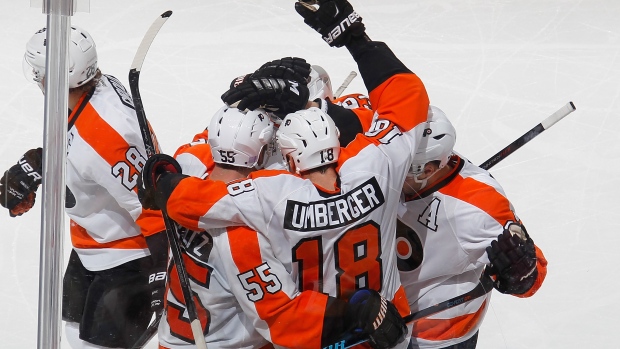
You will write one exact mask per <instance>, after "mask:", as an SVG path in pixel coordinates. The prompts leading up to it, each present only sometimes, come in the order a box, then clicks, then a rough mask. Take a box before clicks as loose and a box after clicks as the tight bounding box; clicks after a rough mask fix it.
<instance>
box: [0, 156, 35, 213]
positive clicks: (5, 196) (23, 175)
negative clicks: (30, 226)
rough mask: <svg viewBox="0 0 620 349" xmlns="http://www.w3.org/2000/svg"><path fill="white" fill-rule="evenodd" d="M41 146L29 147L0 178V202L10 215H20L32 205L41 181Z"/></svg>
mask: <svg viewBox="0 0 620 349" xmlns="http://www.w3.org/2000/svg"><path fill="white" fill-rule="evenodd" d="M42 152H43V150H42V149H41V148H36V149H30V150H29V151H27V152H26V153H25V154H24V155H23V156H22V158H21V159H20V160H19V161H18V162H17V164H16V165H13V166H12V167H11V168H10V169H8V170H7V171H5V172H4V175H3V176H2V178H1V179H0V204H1V205H2V206H3V207H5V208H7V209H9V214H10V216H11V217H15V216H21V215H22V214H24V213H26V212H28V211H29V210H30V209H31V208H32V206H33V205H34V202H35V198H36V191H37V189H38V188H39V185H41V181H42V176H41V173H42Z"/></svg>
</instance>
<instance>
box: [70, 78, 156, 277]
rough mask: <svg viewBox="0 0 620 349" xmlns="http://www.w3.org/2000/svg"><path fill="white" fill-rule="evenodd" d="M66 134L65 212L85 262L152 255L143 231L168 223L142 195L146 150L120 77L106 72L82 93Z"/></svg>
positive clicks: (93, 264)
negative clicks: (139, 191) (139, 186)
mask: <svg viewBox="0 0 620 349" xmlns="http://www.w3.org/2000/svg"><path fill="white" fill-rule="evenodd" d="M67 136H68V145H67V177H66V186H67V196H66V213H67V215H68V216H69V218H70V219H71V222H70V227H71V228H70V229H71V242H72V244H73V248H74V249H75V251H76V252H77V254H78V256H79V257H80V260H81V261H82V264H83V265H84V267H86V268H87V269H88V270H92V271H98V270H103V269H109V268H112V267H115V266H118V265H120V264H123V263H125V262H128V261H131V260H134V259H138V258H141V257H144V256H148V255H149V250H148V247H147V244H146V240H145V238H144V236H148V235H150V234H154V233H157V232H160V231H162V230H164V228H165V227H164V223H163V220H162V218H161V212H159V211H150V210H144V209H142V206H141V204H140V201H139V200H138V195H137V189H136V184H137V179H138V173H139V172H140V171H142V168H143V166H144V162H145V161H146V158H145V156H146V155H145V154H146V152H145V148H144V142H143V140H142V137H141V133H140V127H139V125H138V120H137V117H136V113H135V110H134V108H133V102H132V99H131V96H129V94H128V93H127V91H126V90H125V88H124V87H123V85H122V84H121V83H120V82H119V81H118V80H117V79H116V78H114V77H113V76H110V75H102V77H101V80H100V83H99V85H98V86H97V88H96V90H95V91H93V92H91V93H85V94H84V95H83V96H82V98H81V99H80V100H79V102H78V103H77V105H76V106H75V107H74V109H73V111H72V113H71V115H69V126H68V134H67ZM143 234H144V235H143Z"/></svg>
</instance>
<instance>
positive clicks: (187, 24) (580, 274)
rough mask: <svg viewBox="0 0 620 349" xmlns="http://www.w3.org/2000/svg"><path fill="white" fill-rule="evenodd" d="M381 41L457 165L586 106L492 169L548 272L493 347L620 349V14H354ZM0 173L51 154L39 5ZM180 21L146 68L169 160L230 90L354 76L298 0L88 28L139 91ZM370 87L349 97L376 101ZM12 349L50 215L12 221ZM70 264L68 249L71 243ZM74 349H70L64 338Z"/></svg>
mask: <svg viewBox="0 0 620 349" xmlns="http://www.w3.org/2000/svg"><path fill="white" fill-rule="evenodd" d="M352 2H353V4H354V6H355V8H356V10H357V11H358V12H359V13H360V14H361V15H362V16H363V18H364V22H365V23H366V27H367V32H368V34H369V36H370V37H371V38H373V39H375V40H381V41H385V42H387V43H388V44H389V46H390V47H391V48H392V49H393V51H394V52H395V53H396V54H397V55H398V57H399V58H400V59H401V60H402V61H403V62H405V63H406V64H407V66H408V67H409V68H410V69H411V70H413V71H414V72H416V73H417V74H418V75H419V76H420V77H421V78H422V79H423V81H424V82H425V84H426V86H427V89H428V91H429V94H430V97H431V103H433V104H434V105H437V106H439V107H440V108H442V109H443V110H444V111H445V112H446V113H447V115H448V116H449V117H450V118H451V119H452V120H453V122H454V124H455V126H456V128H457V131H458V141H457V146H456V148H457V150H458V151H459V152H461V153H463V154H464V155H466V156H467V157H469V158H470V159H471V160H472V161H473V162H475V163H478V164H479V163H482V162H483V161H484V160H486V159H487V158H488V157H490V156H492V155H493V154H495V153H496V152H497V151H498V150H500V149H501V148H503V147H504V146H505V145H507V144H509V143H510V142H512V141H513V140H514V139H515V138H517V137H519V136H520V135H521V134H523V133H524V132H526V131H527V130H529V129H530V128H532V127H533V126H535V125H536V124H537V123H539V122H540V121H541V120H543V119H544V118H545V117H547V116H548V115H550V114H551V113H553V112H554V111H556V110H557V109H559V108H560V107H562V106H563V105H565V104H566V103H567V102H568V101H573V102H574V103H575V105H576V107H577V111H576V112H574V113H573V114H571V115H569V116H568V117H566V118H565V119H564V120H562V121H560V122H559V123H558V124H556V125H555V126H553V127H552V128H551V129H549V130H548V131H546V132H545V133H543V134H542V135H540V136H539V137H538V138H536V139H535V140H533V141H532V142H530V143H529V144H527V145H526V146H524V147H523V148H522V149H520V150H518V151H517V152H516V153H514V154H513V155H511V156H510V157H508V158H507V159H506V160H505V161H503V162H501V163H500V164H498V165H497V166H496V167H495V168H493V170H492V173H493V175H494V176H495V177H496V178H497V179H498V180H499V181H500V182H501V183H502V185H503V186H504V188H505V190H506V192H507V193H508V195H509V197H510V198H511V200H512V202H513V203H514V205H515V207H516V209H517V213H518V214H519V215H520V217H521V219H522V220H523V221H524V222H525V223H526V225H527V228H528V231H529V232H530V234H531V235H532V237H533V238H534V240H535V241H536V243H537V244H538V246H540V247H541V248H542V249H543V251H544V253H545V254H546V257H547V259H548V260H549V274H548V276H547V280H546V282H545V284H544V285H543V287H542V288H541V290H540V291H539V293H538V294H536V295H535V296H534V297H533V298H530V299H518V298H514V297H510V296H505V295H502V294H495V295H494V297H493V301H492V303H491V308H490V310H489V312H488V314H487V316H486V319H485V322H484V325H483V327H482V329H481V331H480V338H479V345H478V348H480V349H498V348H499V349H501V348H511V349H516V348H531V349H533V348H536V349H543V348H562V349H573V348H574V349H577V348H579V349H581V348H585V347H591V348H617V347H618V344H617V339H616V336H615V335H614V334H615V331H616V330H617V327H618V324H619V323H620V315H619V314H620V304H619V303H618V302H617V301H616V300H617V294H618V286H620V270H619V268H618V267H617V266H616V265H615V263H616V262H617V261H618V257H619V255H620V253H619V252H618V246H619V245H620V241H619V240H620V234H619V233H620V224H619V223H618V217H617V216H616V214H619V212H620V200H619V198H620V183H619V180H618V178H619V175H618V170H619V168H620V165H619V163H618V160H620V145H619V143H618V141H617V138H618V133H619V131H620V120H619V117H620V64H619V63H620V21H618V14H620V2H619V1H616V0H588V1H583V0H546V1H535V0H520V1H516V0H492V1H491V0H416V1H411V0H382V1H373V0H352ZM0 8H1V9H2V11H0V23H2V28H3V29H2V31H1V32H0V42H1V45H2V50H0V77H1V78H0V96H2V99H1V103H0V119H1V122H2V123H1V124H2V128H1V133H0V135H1V138H0V139H1V141H0V169H2V170H4V169H7V168H8V167H10V166H11V165H13V164H14V163H15V162H16V161H17V160H18V158H19V157H20V156H21V154H23V153H24V152H25V151H26V150H27V149H30V148H33V147H36V146H40V145H41V144H42V141H43V140H42V132H43V96H42V94H41V92H40V91H39V89H38V88H37V87H36V86H35V85H32V84H29V83H28V82H27V81H26V80H25V79H24V78H23V75H22V69H21V60H22V56H23V53H24V49H25V43H26V41H27V40H28V39H29V38H30V36H31V35H32V34H33V33H34V32H35V31H36V30H37V29H39V28H40V27H43V26H44V25H45V23H46V16H45V15H43V14H41V10H40V9H34V8H30V7H29V2H28V1H24V0H22V1H3V3H2V5H0ZM165 10H173V11H174V14H173V15H172V17H171V18H170V20H169V21H168V22H167V23H166V25H165V26H164V28H163V29H162V30H161V31H160V33H159V34H158V36H157V38H156V39H155V42H154V43H153V45H152V46H151V50H150V52H149V53H148V55H147V57H146V61H145V63H144V66H143V70H142V74H141V79H140V80H141V81H140V83H141V92H142V98H143V102H144V105H145V108H146V114H147V116H148V117H149V119H150V121H151V123H152V125H153V127H154V128H155V130H156V132H157V134H158V138H159V141H160V142H161V144H162V145H163V148H164V151H165V152H169V153H170V152H173V151H174V150H175V149H176V147H177V146H178V145H180V144H181V143H184V142H187V141H189V140H191V138H192V136H193V135H194V134H195V133H197V132H199V131H200V130H202V129H204V127H205V126H207V125H208V121H209V118H210V116H211V115H212V114H213V113H214V112H215V111H216V110H217V109H218V108H219V106H220V103H221V102H220V99H219V96H220V95H221V93H222V92H223V91H224V90H225V89H226V88H227V86H228V83H229V82H230V80H231V79H232V78H233V77H235V76H238V75H241V74H244V73H246V72H251V71H253V70H254V69H256V68H257V67H259V66H260V65H261V64H262V63H264V62H266V61H268V60H272V59H277V58H280V57H284V56H299V57H304V58H306V59H307V60H308V61H309V62H311V63H313V64H320V65H322V66H323V67H324V68H325V69H326V70H327V71H328V72H329V73H330V75H331V77H332V81H333V82H334V85H335V88H336V87H337V86H338V85H339V83H340V82H341V81H343V80H344V79H345V77H346V76H347V75H348V74H349V72H350V71H351V70H355V69H356V66H355V64H354V62H353V60H352V59H351V58H350V56H349V54H348V52H347V51H346V50H344V49H340V50H339V49H333V48H330V47H328V46H327V45H326V44H325V43H324V42H322V40H321V39H320V37H319V36H318V34H316V33H315V32H314V31H312V30H311V29H310V28H308V27H307V26H305V25H304V24H303V22H302V20H301V19H300V17H298V15H297V14H296V13H295V11H294V10H293V1H292V0H288V1H284V0H253V1H243V0H222V1H199V0H176V1H164V0H133V1H121V0H106V1H92V3H91V11H90V13H77V14H76V15H75V16H74V17H73V18H72V23H73V24H75V25H78V26H82V27H84V28H86V29H87V30H88V31H89V32H90V33H91V34H92V35H93V37H94V38H95V40H96V43H97V46H98V51H99V57H100V60H99V61H100V67H101V68H102V70H103V72H105V73H108V74H112V75H115V76H116V77H118V78H119V79H121V81H123V82H124V83H125V84H127V73H128V70H129V65H130V64H131V61H132V59H133V55H134V53H135V50H136V48H137V46H138V44H139V42H140V40H141V38H142V35H143V34H144V32H145V31H146V29H147V28H148V27H149V26H150V24H151V22H152V21H153V19H154V18H155V17H156V16H158V15H159V14H161V13H162V12H164V11H165ZM363 86H364V85H363V83H362V79H361V78H359V77H358V78H356V79H355V80H353V82H352V83H351V85H350V86H349V88H348V89H347V92H365V89H364V87H363ZM1 213H2V218H0V226H2V230H3V232H2V241H3V243H2V244H0V265H1V266H2V271H1V272H0V280H1V286H0V309H2V311H1V313H2V315H1V316H0V337H1V338H2V344H0V347H2V348H11V349H12V348H35V347H36V343H37V304H38V269H39V234H40V222H39V219H40V216H41V210H40V203H37V205H36V207H35V208H34V209H33V210H32V211H31V212H29V213H28V214H27V215H25V216H22V217H19V218H9V216H8V213H7V212H6V211H2V212H1ZM65 244H66V245H67V249H66V251H67V253H66V254H65V259H66V258H67V257H68V248H69V247H68V245H69V238H68V234H67V236H66V239H65ZM62 347H63V348H68V345H67V344H66V342H65V341H63V344H62ZM155 347H156V346H155V344H154V343H151V344H150V348H155Z"/></svg>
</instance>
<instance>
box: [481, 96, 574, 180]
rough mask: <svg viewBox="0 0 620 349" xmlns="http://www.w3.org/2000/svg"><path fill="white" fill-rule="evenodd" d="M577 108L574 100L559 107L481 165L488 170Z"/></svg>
mask: <svg viewBox="0 0 620 349" xmlns="http://www.w3.org/2000/svg"><path fill="white" fill-rule="evenodd" d="M576 109H577V108H575V105H574V104H573V102H568V103H566V105H565V106H563V107H562V108H560V109H558V110H557V111H556V112H555V113H553V114H551V115H549V116H548V117H547V118H546V119H545V120H543V121H541V122H540V123H539V124H538V125H536V126H534V127H533V128H532V129H531V130H529V131H527V132H526V133H524V134H523V135H522V136H521V137H519V138H517V139H515V140H514V142H512V143H510V144H509V145H508V146H506V147H505V148H504V149H502V150H500V151H499V152H498V153H497V154H495V155H493V156H491V157H490V158H489V159H488V160H487V161H485V162H483V163H482V165H480V166H479V167H481V168H483V169H485V170H488V169H490V168H491V167H493V166H495V165H496V164H497V163H498V162H500V161H502V160H504V159H505V158H506V157H507V156H508V155H510V154H512V153H514V152H515V150H517V149H519V148H521V147H522V146H523V145H524V144H525V143H527V142H529V141H531V140H532V139H534V138H535V137H536V136H538V135H539V134H541V133H543V132H544V131H545V130H546V129H548V128H550V127H551V126H553V125H554V124H555V123H556V122H558V121H560V120H562V118H564V117H565V116H566V115H568V114H570V113H572V112H574V111H575V110H576Z"/></svg>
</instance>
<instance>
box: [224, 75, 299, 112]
mask: <svg viewBox="0 0 620 349" xmlns="http://www.w3.org/2000/svg"><path fill="white" fill-rule="evenodd" d="M309 95H310V91H309V90H308V87H307V86H306V85H305V83H299V82H297V81H295V80H284V79H277V78H259V79H253V78H251V77H248V78H245V79H243V80H242V81H241V82H240V83H239V84H238V85H236V86H234V87H232V88H230V89H229V90H228V91H226V92H225V93H224V94H223V95H222V101H223V102H224V103H226V104H227V105H229V106H232V107H236V108H237V109H239V110H246V109H249V110H254V109H256V108H263V109H265V110H267V111H269V112H272V113H274V114H276V115H277V116H278V117H281V118H284V116H286V114H288V113H293V112H296V111H298V110H301V109H304V108H305V107H306V104H308V96H309Z"/></svg>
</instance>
